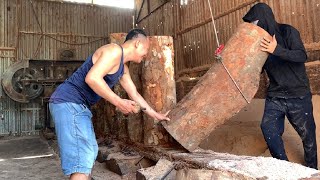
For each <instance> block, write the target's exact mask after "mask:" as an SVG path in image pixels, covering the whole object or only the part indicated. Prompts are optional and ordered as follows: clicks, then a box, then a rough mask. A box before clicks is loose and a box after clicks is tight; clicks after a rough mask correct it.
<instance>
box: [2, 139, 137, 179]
mask: <svg viewBox="0 0 320 180" xmlns="http://www.w3.org/2000/svg"><path fill="white" fill-rule="evenodd" d="M54 148H55V146H53V148H52V147H51V146H49V144H48V142H47V141H46V140H44V139H42V138H40V137H39V136H37V137H10V138H1V139H0V179H9V180H11V179H12V180H17V179H30V180H31V179H32V180H37V179H41V180H43V179H48V180H49V179H52V180H59V179H68V177H66V176H64V175H63V174H62V171H61V168H60V161H59V157H58V155H57V154H56V153H55V152H54V150H53V149H54ZM134 177H135V176H132V175H128V176H126V177H123V178H121V176H119V175H117V174H115V173H113V172H111V171H109V170H107V169H106V168H105V164H101V163H98V162H96V164H95V166H94V169H93V178H94V179H95V180H102V179H112V180H120V179H134Z"/></svg>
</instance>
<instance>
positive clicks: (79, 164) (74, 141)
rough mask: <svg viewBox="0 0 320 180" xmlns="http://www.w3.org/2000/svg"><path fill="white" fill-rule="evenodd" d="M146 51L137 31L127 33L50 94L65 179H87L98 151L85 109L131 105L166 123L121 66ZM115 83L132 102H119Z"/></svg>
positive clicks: (127, 110) (124, 110) (125, 109)
mask: <svg viewBox="0 0 320 180" xmlns="http://www.w3.org/2000/svg"><path fill="white" fill-rule="evenodd" d="M148 50H149V39H148V38H147V35H146V34H145V32H144V31H142V30H141V29H133V30H131V31H130V32H129V33H128V35H127V37H126V40H125V42H124V44H122V45H121V46H119V45H117V44H107V45H104V46H102V47H100V48H99V49H97V50H96V51H95V52H94V54H93V55H91V56H89V57H88V59H87V60H86V61H85V62H84V63H83V65H82V66H81V67H80V68H79V69H78V70H77V71H76V72H75V73H73V74H72V75H71V77H69V78H68V79H67V80H65V81H64V82H63V83H62V84H61V85H60V86H59V87H58V88H57V89H56V90H55V92H54V93H53V94H52V95H51V98H50V103H49V108H50V113H51V116H52V118H53V121H54V123H55V129H56V135H57V139H58V144H59V149H60V158H61V166H62V170H63V173H64V174H65V175H70V179H89V178H90V174H91V170H92V167H93V164H94V161H95V159H96V157H97V153H98V145H97V141H96V137H95V133H94V129H93V125H92V121H91V118H92V113H91V111H90V109H89V108H90V106H91V105H93V104H95V103H96V102H98V100H99V99H101V98H103V99H105V100H107V101H109V102H110V103H112V104H113V105H115V106H116V107H117V108H118V109H119V110H120V111H121V112H122V113H124V114H128V113H133V112H134V111H135V109H136V108H135V106H136V104H138V105H140V106H141V107H144V108H146V109H145V110H144V112H145V113H146V114H148V115H149V116H150V117H152V118H154V119H156V120H169V119H168V118H167V117H166V115H165V114H160V113H157V112H156V111H155V110H153V109H152V108H151V107H150V106H149V105H148V103H147V102H146V101H145V100H144V99H143V97H142V96H141V95H140V94H139V93H138V91H137V89H136V87H135V85H134V83H133V81H132V79H131V77H130V74H129V69H128V67H127V65H126V64H125V63H126V62H129V61H132V62H135V63H140V62H141V61H142V59H143V58H144V57H145V56H146V55H147V53H148ZM118 81H119V82H120V84H121V86H122V87H123V88H124V89H125V91H126V92H127V93H128V95H129V97H130V98H131V99H132V100H128V99H122V98H120V97H119V96H118V95H116V94H115V93H114V92H113V91H112V90H111V88H112V87H113V86H114V85H115V84H116V83H117V82H118Z"/></svg>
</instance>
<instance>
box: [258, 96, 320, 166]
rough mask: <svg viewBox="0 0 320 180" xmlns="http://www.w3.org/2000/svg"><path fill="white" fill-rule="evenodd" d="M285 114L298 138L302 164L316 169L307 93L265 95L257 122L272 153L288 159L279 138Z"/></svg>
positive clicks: (276, 156) (310, 104) (311, 109)
mask: <svg viewBox="0 0 320 180" xmlns="http://www.w3.org/2000/svg"><path fill="white" fill-rule="evenodd" d="M285 116H287V118H288V120H289V122H290V124H291V125H292V126H293V128H294V129H295V130H296V131H297V133H298V134H299V136H300V138H301V139H302V143H303V148H304V159H305V163H306V166H308V167H311V168H315V169H317V167H318V160H317V143H316V131H315V130H316V126H315V123H314V118H313V107H312V102H311V95H307V96H305V97H301V98H289V99H285V98H276V97H267V99H266V102H265V109H264V115H263V118H262V122H261V129H262V133H263V136H264V139H265V141H266V142H267V145H268V148H269V150H270V153H271V155H272V157H274V158H277V159H281V160H287V161H288V157H287V155H286V152H285V150H284V145H283V141H282V134H283V131H284V119H285Z"/></svg>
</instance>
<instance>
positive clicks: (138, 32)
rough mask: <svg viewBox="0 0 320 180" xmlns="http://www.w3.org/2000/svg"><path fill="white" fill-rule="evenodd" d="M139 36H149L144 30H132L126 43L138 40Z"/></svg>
mask: <svg viewBox="0 0 320 180" xmlns="http://www.w3.org/2000/svg"><path fill="white" fill-rule="evenodd" d="M139 34H141V35H143V36H145V37H147V34H146V33H145V32H144V31H143V30H142V29H138V28H135V29H131V30H130V31H129V32H128V34H127V36H126V40H125V41H124V42H126V41H129V40H131V39H134V38H137V37H138V35H139Z"/></svg>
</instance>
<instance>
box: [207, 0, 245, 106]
mask: <svg viewBox="0 0 320 180" xmlns="http://www.w3.org/2000/svg"><path fill="white" fill-rule="evenodd" d="M208 5H209V10H210V14H211V19H212V25H213V29H214V34H215V37H216V41H217V46H218V47H219V46H220V42H219V38H218V32H217V28H216V23H215V21H214V17H213V13H212V9H211V3H210V0H208ZM217 59H218V60H219V61H220V63H221V64H222V66H223V68H224V69H225V70H226V72H227V73H228V75H229V77H230V79H231V80H232V82H233V83H234V85H235V86H236V87H237V89H238V91H239V92H240V94H241V95H242V97H243V98H244V99H245V100H246V102H247V103H248V104H249V103H250V102H249V100H248V99H247V97H246V96H245V95H244V94H243V92H242V91H241V89H240V87H239V85H238V84H237V82H236V81H235V80H234V78H233V77H232V75H231V73H230V72H229V70H228V68H227V67H226V66H225V65H224V63H223V61H222V57H221V56H220V55H218V56H217Z"/></svg>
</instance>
